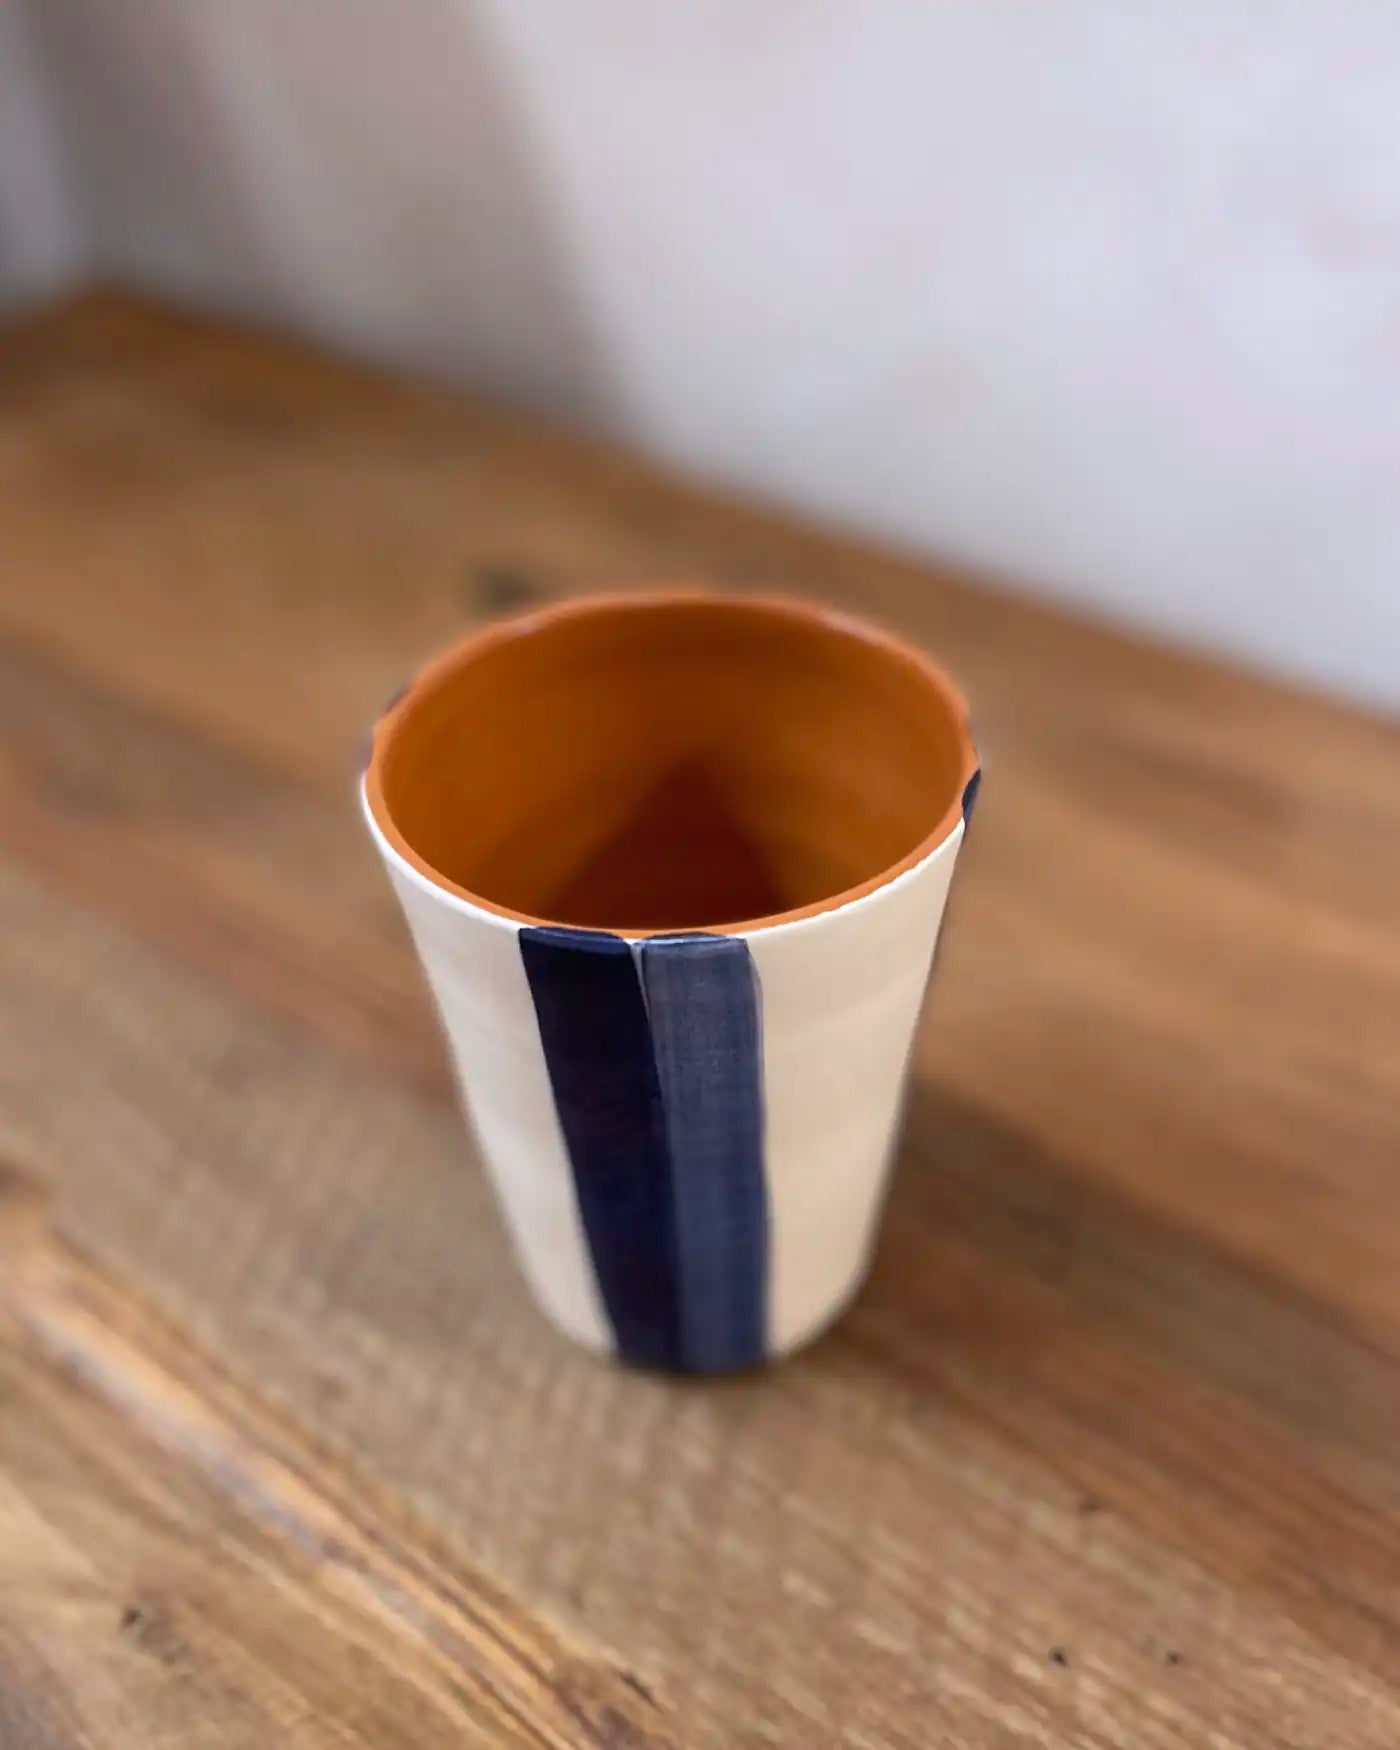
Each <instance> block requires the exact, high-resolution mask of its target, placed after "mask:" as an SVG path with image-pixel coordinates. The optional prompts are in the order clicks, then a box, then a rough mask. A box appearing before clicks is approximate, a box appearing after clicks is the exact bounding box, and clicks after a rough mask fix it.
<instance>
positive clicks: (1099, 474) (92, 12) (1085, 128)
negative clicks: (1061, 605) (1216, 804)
mask: <svg viewBox="0 0 1400 1750" xmlns="http://www.w3.org/2000/svg"><path fill="white" fill-rule="evenodd" d="M36 11H37V13H38V15H39V16H40V17H41V19H42V22H43V26H44V32H45V46H46V48H47V50H48V51H49V53H50V55H51V57H52V59H53V62H54V64H55V65H56V66H57V67H58V68H59V69H60V71H61V73H62V75H63V83H64V88H65V93H66V98H67V114H68V118H69V124H70V128H71V130H72V142H73V146H74V150H75V151H76V153H77V155H78V159H79V162H80V163H81V165H82V167H83V176H84V193H85V202H86V208H87V212H88V215H89V219H90V223H91V234H92V238H93V243H94V247H95V250H96V252H97V254H98V257H99V258H100V260H101V261H102V262H103V263H104V264H105V265H106V266H107V267H108V268H109V269H110V270H114V271H119V272H121V273H124V274H126V275H128V276H130V277H133V278H137V279H141V280H144V281H147V282H149V283H151V284H154V285H158V286H162V287H166V288H169V289H170V290H172V291H174V292H176V293H178V294H181V295H184V296H188V297H193V298H197V299H202V300H208V301H213V302H218V303H221V304H227V305H232V306H235V307H238V308H247V309H251V310H257V311H260V312H270V313H272V314H274V315H276V316H277V317H279V318H281V319H284V320H287V321H290V322H292V323H294V324H298V325H302V326H305V327H308V328H313V329H316V330H318V331H321V332H324V333H326V334H327V335H328V336H330V337H332V338H333V339H335V340H337V341H340V342H343V343H347V344H349V345H351V346H354V347H357V348H360V349H363V350H366V351H369V352H373V353H375V354H378V355H381V356H384V357H386V358H389V359H391V360H396V361H402V362H407V363H410V364H413V365H415V366H420V367H421V366H427V367H429V368H431V369H434V370H438V371H441V372H444V373H447V374H451V375H454V376H459V377H463V378H466V379H469V380H472V381H475V382H479V383H482V384H485V385H487V386H488V387H490V388H492V389H495V390H497V391H500V392H504V393H506V394H508V395H512V396H515V397H518V398H522V399H524V400H526V401H528V402H531V403H533V404H536V405H539V406H542V407H547V408H552V409H557V410H559V411H562V412H563V413H565V414H567V415H569V416H572V417H576V418H583V419H585V420H588V421H591V422H593V423H595V424H597V425H600V426H603V427H605V428H607V429H609V430H611V431H613V432H616V433H618V434H621V435H622V436H624V437H626V438H628V439H630V440H632V441H634V442H636V443H638V444H641V445H642V446H644V447H646V448H648V449H650V450H652V451H654V452H655V453H657V454H658V455H660V456H662V457H664V458H667V459H669V460H671V461H672V462H674V463H677V464H679V465H680V466H681V467H683V468H686V469H689V470H692V471H695V472H699V473H704V474H708V475H712V476H716V477H719V478H721V479H725V480H729V481H733V482H736V483H737V484H739V485H741V486H742V487H743V488H745V489H746V490H749V491H752V492H757V493H760V494H763V495H767V496H770V497H774V498H778V499H782V500H785V501H788V502H790V503H793V504H796V505H799V506H802V507H805V508H808V509H810V510H811V511H813V512H814V513H816V514H817V515H819V516H822V517H826V518H830V519H835V520H839V521H844V522H846V523H850V524H855V525H859V526H861V527H864V528H867V529H869V530H873V531H875V532H877V533H879V534H882V535H885V536H887V537H890V538H893V539H894V540H896V541H899V542H903V543H907V544H909V545H911V546H915V547H919V548H928V549H935V550H944V551H951V552H953V553H957V554H962V555H965V556H967V557H969V558H971V559H974V560H977V561H980V562H982V563H984V564H986V565H989V566H991V567H994V568H996V569H999V570H1002V571H1005V572H1008V573H1011V574H1012V575H1014V576H1016V577H1018V578H1020V579H1023V580H1025V581H1027V582H1029V583H1032V584H1035V585H1037V586H1039V587H1041V588H1044V589H1046V590H1048V591H1051V592H1055V593H1059V594H1062V595H1064V596H1066V597H1069V598H1073V599H1074V600H1077V601H1080V602H1083V603H1085V604H1088V605H1090V606H1092V607H1094V608H1096V609H1099V610H1102V611H1107V612H1110V613H1112V614H1115V615H1118V616H1120V617H1126V618H1128V619H1130V620H1135V621H1139V622H1142V623H1145V624H1148V625H1151V626H1156V627H1160V628H1165V629H1166V630H1168V631H1170V632H1172V633H1174V634H1178V635H1182V636H1185V637H1188V638H1191V639H1197V640H1204V641H1206V642H1209V643H1212V644H1214V645H1216V646H1219V647H1222V648H1224V649H1227V650H1233V651H1237V652H1241V653H1244V654H1246V655H1247V656H1249V657H1250V658H1252V659H1254V660H1256V661H1260V662H1264V663H1268V664H1272V665H1275V666H1277V667H1279V668H1281V669H1283V670H1286V671H1292V672H1296V673H1299V674H1302V675H1305V676H1309V677H1312V678H1313V679H1315V680H1317V681H1320V682H1322V683H1324V684H1326V685H1329V686H1337V687H1342V688H1347V689H1350V690H1352V691H1354V692H1356V693H1358V694H1361V695H1363V696H1367V697H1370V698H1373V699H1377V700H1381V701H1385V702H1388V703H1390V704H1392V705H1395V704H1400V584H1397V579H1396V573H1397V562H1398V561H1400V7H1397V6H1396V5H1395V0H1292V3H1287V0H1056V3H1055V4H1050V5H1047V4H1045V0H928V3H927V4H921V3H918V0H844V3H842V0H704V3H700V0H690V3H678V4H676V5H666V6H649V5H640V6H639V5H637V4H635V0H589V4H587V5H584V6H567V5H560V4H559V3H558V0H455V3H454V0H397V3H396V0H298V3H297V4H295V5H289V4H287V0H199V4H198V5H191V4H190V0H124V3H123V4H121V5H113V4H111V0H38V5H37V8H36Z"/></svg>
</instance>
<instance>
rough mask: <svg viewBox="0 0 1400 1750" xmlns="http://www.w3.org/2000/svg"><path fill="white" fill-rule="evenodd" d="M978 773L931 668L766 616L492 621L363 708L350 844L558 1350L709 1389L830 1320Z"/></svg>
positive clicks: (867, 630)
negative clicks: (393, 897)
mask: <svg viewBox="0 0 1400 1750" xmlns="http://www.w3.org/2000/svg"><path fill="white" fill-rule="evenodd" d="M977 782H978V770H977V759H976V755H975V753H974V751H973V746H972V742H971V739H970V737H969V735H968V730H967V720H966V712H965V709H964V706H963V702H962V700H961V698H960V697H959V695H958V693H957V692H956V691H955V690H954V688H953V687H952V686H951V685H950V684H949V682H948V681H947V680H946V679H945V678H944V676H943V675H942V674H941V673H940V672H939V670H938V669H937V668H935V667H934V666H933V665H932V664H931V663H930V662H928V661H927V660H926V659H925V658H924V657H922V656H921V655H919V654H918V653H917V652H916V651H914V650H912V649H910V648H908V647H907V646H905V645H904V644H901V643H900V642H898V641H897V640H896V639H894V638H892V637H890V636H888V635H887V634H885V633H883V632H880V631H877V630H875V629H874V628H872V627H870V626H867V625H863V624H861V623H859V622H857V621H855V620H851V619H848V618H846V617H844V616H842V615H840V614H837V613H834V612H830V611H828V610H826V609H823V608H819V607H814V606H809V605H806V604H803V603H801V602H798V601H793V600H787V599H783V598H751V597H745V598H729V597H723V596H716V595H709V594H705V593H703V592H698V591H667V592H665V593H655V594H639V595H626V596H603V597H593V598H585V599H582V600H576V601H572V602H567V603H564V604H562V605H559V606H555V607H550V608H546V609H545V610H543V611H542V612H538V613H530V614H526V615H522V616H520V617H518V618H514V619H509V620H503V621H499V622H497V623H496V624H494V625H492V626H490V627H488V628H487V629H486V630H484V631H480V632H477V633H475V634H473V635H472V636H471V637H468V638H467V639H465V640H464V641H463V642H462V643H460V644H458V645H456V646H455V647H454V648H452V649H450V650H448V651H447V652H446V653H445V654H443V655H442V656H440V657H438V658H437V659H436V660H435V661H433V662H431V663H429V664H428V666H427V667H426V668H424V669H423V670H422V672H421V673H420V674H418V675H417V676H416V677H415V679H414V680H413V681H412V683H411V684H410V685H409V686H408V687H407V688H406V689H405V691H404V692H403V693H402V694H400V695H399V697H398V698H397V699H395V701H394V702H393V704H392V705H391V706H390V707H389V709H388V710H387V711H386V712H385V714H384V716H383V717H382V718H381V719H380V721H379V724H378V726H377V727H376V729H375V733H374V738H373V745H372V751H371V755H370V761H369V767H368V770H367V771H366V773H365V777H364V788H363V796H364V806H365V813H366V816H367V818H368V821H369V825H370V830H371V832H372V833H373V835H374V837H375V839H376V841H377V843H378V846H379V849H380V851H381V853H382V854H383V857H384V861H385V863H386V864H387V866H388V870H389V877H390V879H391V881H392V882H393V884H394V887H395V889H396V890H397V893H398V896H399V899H400V901H401V902H402V905H403V909H404V912H405V914H406V916H407V918H408V925H409V928H410V930H411V932H412V934H413V939H414V942H415V943H416V945H417V948H418V952H419V955H420V956H421V958H422V962H423V967H424V971H425V972H426V974H427V977H428V981H429V983H430V984H431V986H432V989H433V992H434V995H435V996H436V998H437V1003H438V1008H439V1010H440V1011H441V1015H442V1021H443V1026H444V1028H445V1029H446V1033H447V1038H448V1041H449V1043H450V1045H451V1050H452V1055H453V1057H454V1059H455V1062H456V1067H457V1071H458V1075H459V1079H460V1083H461V1087H462V1092H463V1096H464V1101H465V1105H466V1108H467V1111H468V1113H469V1115H470V1118H471V1121H472V1123H473V1126H474V1128H475V1131H476V1133H477V1136H478V1139H479V1141H480V1145H481V1152H482V1154H483V1155H484V1157H485V1160H486V1163H487V1166H488V1168H489V1171H490V1174H491V1177H492V1179H493V1182H494V1184H495V1188H496V1192H497V1194H498V1198H499V1201H500V1204H501V1207H502V1209H503V1211H504V1214H505V1218H506V1222H507V1224H508V1226H509V1228H510V1231H511V1234H512V1236H513V1238H514V1241H515V1246H516V1249H517V1251H518V1253H519V1257H520V1261H521V1263H522V1265H523V1267H524V1271H525V1274H526V1276H527V1278H528V1279H529V1282H530V1284H531V1286H532V1288H533V1290H534V1293H535V1295H536V1297H537V1299H538V1301H539V1303H540V1305H541V1306H542V1307H543V1308H544V1310H545V1311H546V1313H548V1315H549V1316H550V1317H551V1318H552V1319H553V1320H554V1322H555V1323H556V1324H557V1325H558V1326H559V1327H560V1328H561V1329H562V1330H564V1331H565V1332H567V1333H568V1335H569V1336H571V1337H574V1338H576V1339H577V1340H578V1341H579V1342H580V1343H583V1344H586V1345H587V1346H588V1347H589V1348H591V1349H594V1350H599V1351H602V1352H604V1353H607V1354H610V1355H616V1356H618V1357H620V1358H621V1359H622V1360H625V1361H629V1362H635V1363H638V1364H641V1365H644V1366H649V1367H661V1368H667V1369H673V1370H678V1371H682V1372H698V1373H706V1372H721V1371H727V1370H730V1369H734V1368H741V1367H748V1366H751V1365H753V1364H755V1363H757V1362H761V1361H764V1360H768V1359H770V1358H772V1357H774V1356H778V1355H781V1354H784V1353H786V1352H787V1351H789V1350H792V1349H795V1348H797V1347H798V1346H799V1345H800V1344H802V1343H804V1342H806V1341H807V1340H808V1339H809V1338H811V1337H812V1336H814V1335H815V1334H816V1333H817V1332H818V1331H819V1330H821V1329H822V1328H823V1327H824V1326H825V1325H827V1324H829V1323H830V1322H831V1320H832V1319H833V1318H835V1316H836V1315H837V1314H838V1313H839V1312H840V1311H841V1309H842V1308H843V1307H844V1306H845V1305H846V1303H847V1302H848V1301H849V1300H850V1298H851V1296H852V1295H853V1294H854V1293H855V1291H856V1289H857V1287H858V1286H859V1284H860V1282H861V1279H862V1277H863V1275H864V1273H865V1270H866V1266H867V1262H868V1259H869V1255H870V1251H871V1246H872V1241H873V1238H874V1233H875V1228H876V1224H877V1221H878V1216H879V1211H880V1207H881V1204H882V1201H883V1192H884V1187H885V1181H886V1176H887V1170H888V1162H889V1156H890V1152H891V1145H892V1140H893V1137H894V1135H895V1131H896V1126H897V1122H898V1117H899V1108H900V1103H901V1095H902V1089H903V1084H904V1080H905V1070H906V1064H907V1061H908V1056H909V1050H910V1045H911V1042H912V1039H913V1034H914V1028H915V1024H916V1021H917V1019H918V1014H919V1009H920V1004H921V1000H922V997H923V993H924V987H925V984H926V982H927V978H928V972H929V966H930V962H931V959H932V955H933V949H934V943H935V940H936V938H937V935H938V928H939V923H940V921H941V919H942V916H943V907H944V901H945V900H946V898H947V894H948V884H949V881H950V879H951V877H952V873H953V864H954V861H955V859H956V857H957V855H958V849H959V846H960V845H961V843H962V838H963V833H964V823H965V818H966V816H967V813H968V810H969V809H970V806H971V803H972V800H973V797H974V796H975V793H976V788H977Z"/></svg>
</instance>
